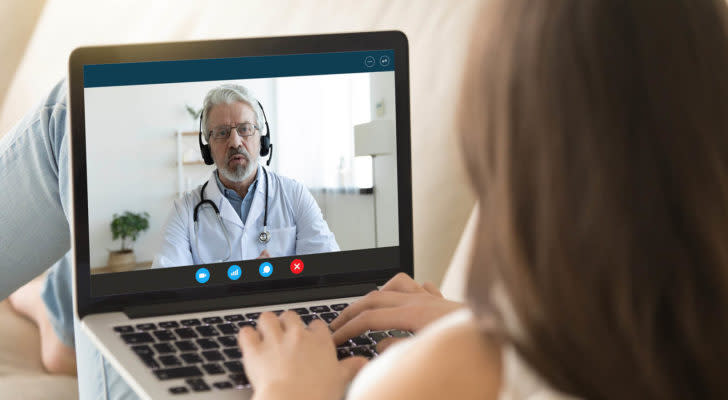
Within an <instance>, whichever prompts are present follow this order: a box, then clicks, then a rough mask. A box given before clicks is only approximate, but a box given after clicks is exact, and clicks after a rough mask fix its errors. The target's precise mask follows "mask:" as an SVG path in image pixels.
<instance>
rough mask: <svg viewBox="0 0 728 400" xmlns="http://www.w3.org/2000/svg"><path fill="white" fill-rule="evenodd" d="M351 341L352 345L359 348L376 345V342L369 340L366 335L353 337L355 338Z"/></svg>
mask: <svg viewBox="0 0 728 400" xmlns="http://www.w3.org/2000/svg"><path fill="white" fill-rule="evenodd" d="M349 340H350V341H351V342H352V343H354V344H355V345H357V346H365V345H368V344H373V343H374V342H372V340H371V339H369V338H368V337H366V336H365V335H361V336H357V337H353V338H351V339H349Z"/></svg>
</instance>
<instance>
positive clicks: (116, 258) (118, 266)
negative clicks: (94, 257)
mask: <svg viewBox="0 0 728 400" xmlns="http://www.w3.org/2000/svg"><path fill="white" fill-rule="evenodd" d="M107 264H108V266H109V268H111V269H112V270H114V271H116V270H122V271H127V270H129V269H131V268H133V267H134V266H135V265H136V256H135V255H134V250H118V251H110V252H109V262H108V263H107Z"/></svg>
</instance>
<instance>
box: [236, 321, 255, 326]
mask: <svg viewBox="0 0 728 400" xmlns="http://www.w3.org/2000/svg"><path fill="white" fill-rule="evenodd" d="M256 325H258V323H257V322H255V321H240V322H238V326H239V327H241V328H242V327H244V326H252V327H253V328H255V327H256Z"/></svg>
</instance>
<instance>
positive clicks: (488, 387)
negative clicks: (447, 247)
mask: <svg viewBox="0 0 728 400" xmlns="http://www.w3.org/2000/svg"><path fill="white" fill-rule="evenodd" d="M500 373H501V365H500V348H499V346H498V345H497V343H496V342H495V341H491V340H489V339H488V338H487V337H486V336H485V335H483V334H482V333H481V331H480V330H479V329H478V326H477V324H476V322H475V320H474V318H473V316H472V314H471V313H470V312H469V311H467V310H461V311H457V312H454V313H452V314H449V315H447V316H445V317H443V318H441V319H440V320H438V321H436V322H434V323H433V324H432V325H431V326H429V327H428V328H426V329H424V330H423V331H422V332H421V333H420V334H418V335H417V336H416V337H413V338H411V339H408V340H406V341H403V342H402V343H399V344H396V345H393V346H391V347H390V348H389V349H388V350H387V351H385V352H384V354H382V355H381V356H380V357H379V358H378V359H375V360H374V361H372V362H371V363H370V365H367V366H366V367H365V368H364V369H363V370H362V371H361V373H360V374H359V376H357V378H356V380H355V382H353V383H352V386H351V390H350V392H349V397H348V398H349V399H360V398H365V397H366V398H378V399H402V398H418V399H442V398H457V399H468V398H478V399H497V398H498V394H499V390H500V381H501V376H500Z"/></svg>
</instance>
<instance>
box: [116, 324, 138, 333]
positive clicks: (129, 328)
mask: <svg viewBox="0 0 728 400" xmlns="http://www.w3.org/2000/svg"><path fill="white" fill-rule="evenodd" d="M114 331H116V332H119V333H131V332H134V327H133V326H129V325H123V326H115V327H114Z"/></svg>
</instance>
